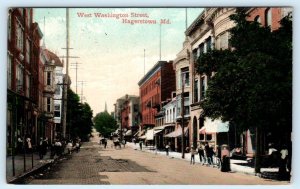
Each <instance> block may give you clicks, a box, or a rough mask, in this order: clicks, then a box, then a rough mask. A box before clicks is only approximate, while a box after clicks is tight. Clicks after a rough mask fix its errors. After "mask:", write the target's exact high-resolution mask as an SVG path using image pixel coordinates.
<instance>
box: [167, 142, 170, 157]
mask: <svg viewBox="0 0 300 189" xmlns="http://www.w3.org/2000/svg"><path fill="white" fill-rule="evenodd" d="M169 149H170V145H169V143H168V144H167V145H166V153H167V156H168V155H169Z"/></svg>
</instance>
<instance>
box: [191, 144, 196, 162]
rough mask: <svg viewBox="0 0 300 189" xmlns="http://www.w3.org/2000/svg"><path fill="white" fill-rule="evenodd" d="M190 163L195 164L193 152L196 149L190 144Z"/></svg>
mask: <svg viewBox="0 0 300 189" xmlns="http://www.w3.org/2000/svg"><path fill="white" fill-rule="evenodd" d="M190 152H191V164H192V163H193V164H195V154H196V150H195V149H194V145H191V150H190Z"/></svg>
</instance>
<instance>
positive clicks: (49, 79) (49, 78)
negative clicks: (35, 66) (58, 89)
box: [47, 72, 51, 85]
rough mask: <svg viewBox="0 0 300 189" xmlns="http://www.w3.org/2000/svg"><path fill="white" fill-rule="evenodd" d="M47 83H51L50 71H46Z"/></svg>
mask: <svg viewBox="0 0 300 189" xmlns="http://www.w3.org/2000/svg"><path fill="white" fill-rule="evenodd" d="M47 85H51V72H47Z"/></svg>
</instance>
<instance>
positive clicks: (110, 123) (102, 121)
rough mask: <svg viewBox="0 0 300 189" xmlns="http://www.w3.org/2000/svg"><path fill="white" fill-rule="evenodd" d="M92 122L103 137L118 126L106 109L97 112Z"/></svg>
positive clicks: (107, 135)
mask: <svg viewBox="0 0 300 189" xmlns="http://www.w3.org/2000/svg"><path fill="white" fill-rule="evenodd" d="M94 123H95V128H96V130H97V131H98V132H99V133H101V134H102V135H103V136H104V137H109V136H110V134H111V133H112V132H114V131H115V130H116V129H117V128H118V126H117V122H116V120H115V119H114V118H113V117H112V116H111V115H109V113H108V112H107V111H104V112H101V113H98V114H97V115H96V116H95V117H94Z"/></svg>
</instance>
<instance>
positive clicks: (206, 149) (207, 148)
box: [204, 142, 212, 165]
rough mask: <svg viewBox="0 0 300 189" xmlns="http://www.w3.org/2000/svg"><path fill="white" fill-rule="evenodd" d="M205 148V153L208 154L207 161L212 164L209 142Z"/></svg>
mask: <svg viewBox="0 0 300 189" xmlns="http://www.w3.org/2000/svg"><path fill="white" fill-rule="evenodd" d="M204 150H205V154H206V159H207V163H208V165H211V164H212V159H211V151H210V147H209V144H208V142H206V143H205V147H204Z"/></svg>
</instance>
